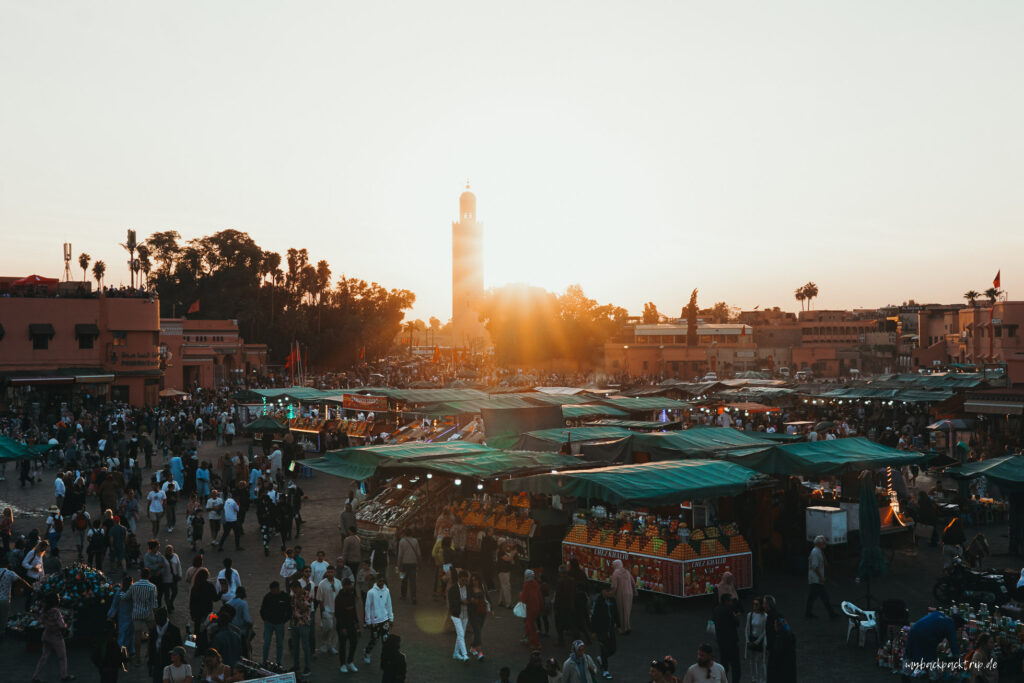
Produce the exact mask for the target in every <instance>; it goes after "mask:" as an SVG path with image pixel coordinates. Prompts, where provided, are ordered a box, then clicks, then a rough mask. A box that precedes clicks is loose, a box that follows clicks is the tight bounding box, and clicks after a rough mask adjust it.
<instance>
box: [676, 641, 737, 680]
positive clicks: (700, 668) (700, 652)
mask: <svg viewBox="0 0 1024 683" xmlns="http://www.w3.org/2000/svg"><path fill="white" fill-rule="evenodd" d="M683 683H729V679H728V678H727V677H726V675H725V667H723V666H722V665H721V664H719V663H718V662H716V661H715V657H714V648H712V647H711V645H709V644H707V643H704V644H703V645H701V646H700V647H699V648H698V649H697V663H696V664H693V665H692V666H690V668H689V669H687V670H686V674H685V675H684V676H683Z"/></svg>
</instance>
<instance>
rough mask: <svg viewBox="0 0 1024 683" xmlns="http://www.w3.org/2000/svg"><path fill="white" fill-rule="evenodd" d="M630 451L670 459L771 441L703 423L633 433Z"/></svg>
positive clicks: (756, 445)
mask: <svg viewBox="0 0 1024 683" xmlns="http://www.w3.org/2000/svg"><path fill="white" fill-rule="evenodd" d="M632 445H633V452H637V451H639V452H641V453H648V454H649V455H650V456H651V460H674V459H678V458H680V457H683V456H685V457H701V456H707V455H710V454H713V453H721V452H723V451H728V450H732V449H736V448H752V447H758V446H761V447H767V446H771V445H773V444H772V443H771V442H769V441H767V440H765V439H759V438H757V437H756V436H751V435H749V434H747V433H746V432H741V431H739V430H737V429H731V428H729V427H707V428H704V429H685V430H683V431H674V432H666V433H659V434H636V435H634V436H633V444H632Z"/></svg>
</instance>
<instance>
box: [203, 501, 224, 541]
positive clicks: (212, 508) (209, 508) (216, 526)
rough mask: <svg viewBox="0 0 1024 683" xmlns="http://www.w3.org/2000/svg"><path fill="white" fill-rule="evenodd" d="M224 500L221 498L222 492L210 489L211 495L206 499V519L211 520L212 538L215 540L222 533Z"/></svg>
mask: <svg viewBox="0 0 1024 683" xmlns="http://www.w3.org/2000/svg"><path fill="white" fill-rule="evenodd" d="M223 509H224V501H223V500H221V499H220V492H219V491H218V490H217V489H213V490H212V491H210V497H209V498H207V499H206V519H207V520H209V522H210V538H212V539H213V540H214V541H215V542H216V540H217V536H219V535H220V521H221V519H222V518H223V512H222V510H223Z"/></svg>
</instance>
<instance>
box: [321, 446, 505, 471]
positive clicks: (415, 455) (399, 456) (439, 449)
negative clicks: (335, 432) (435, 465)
mask: <svg viewBox="0 0 1024 683" xmlns="http://www.w3.org/2000/svg"><path fill="white" fill-rule="evenodd" d="M492 452H494V449H493V448H488V447H487V446H483V445H481V444H476V443H466V442H464V441H444V442H441V443H421V442H417V443H399V444H389V445H385V446H354V447H352V448H343V449H341V450H337V451H328V452H327V453H326V454H325V456H324V457H325V458H339V459H341V460H344V461H346V462H357V463H361V464H372V465H379V464H381V463H383V462H387V461H391V460H419V459H429V458H445V457H452V456H458V455H468V454H471V453H492Z"/></svg>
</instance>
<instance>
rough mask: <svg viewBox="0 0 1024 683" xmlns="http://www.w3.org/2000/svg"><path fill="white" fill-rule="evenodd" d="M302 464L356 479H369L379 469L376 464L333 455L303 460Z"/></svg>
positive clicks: (319, 470) (327, 472)
mask: <svg viewBox="0 0 1024 683" xmlns="http://www.w3.org/2000/svg"><path fill="white" fill-rule="evenodd" d="M302 464H303V465H308V466H309V467H311V468H313V469H314V470H316V471H317V472H323V473H324V474H331V475H334V476H336V477H345V478H346V479H353V480H355V481H363V480H364V479H369V478H370V477H372V476H373V473H374V472H376V471H377V465H376V464H364V463H360V462H355V461H347V460H343V459H342V458H339V457H332V456H324V457H322V458H313V459H311V460H303V461H302Z"/></svg>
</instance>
